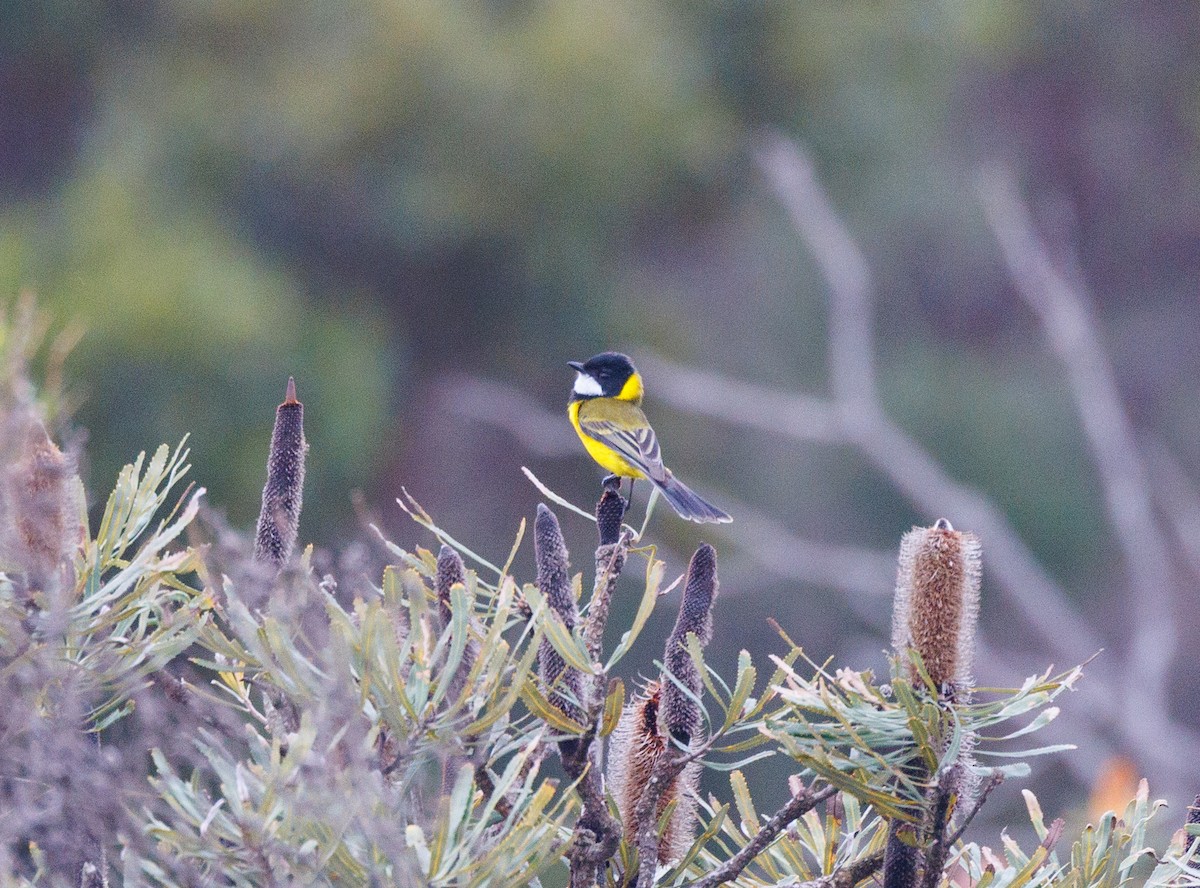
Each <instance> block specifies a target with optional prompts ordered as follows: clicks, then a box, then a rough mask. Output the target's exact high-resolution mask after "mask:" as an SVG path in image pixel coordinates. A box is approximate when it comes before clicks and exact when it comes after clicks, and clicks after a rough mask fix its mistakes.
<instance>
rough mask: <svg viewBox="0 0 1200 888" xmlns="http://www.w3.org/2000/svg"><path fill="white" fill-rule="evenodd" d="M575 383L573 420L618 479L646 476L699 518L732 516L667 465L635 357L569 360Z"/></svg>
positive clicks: (701, 520)
mask: <svg viewBox="0 0 1200 888" xmlns="http://www.w3.org/2000/svg"><path fill="white" fill-rule="evenodd" d="M567 366H568V367H570V368H571V369H572V370H574V371H575V373H576V376H575V386H574V388H572V389H571V400H570V402H569V403H568V404H567V415H568V416H569V417H570V418H571V425H573V426H574V427H575V431H576V432H577V433H578V435H579V439H580V440H581V441H583V446H584V447H586V448H587V452H588V453H589V454H591V457H592V459H594V460H595V461H596V462H598V463H600V465H601V466H603V467H604V468H606V469H608V470H609V471H610V472H612V473H613V475H615V476H616V477H617V479H618V483H619V479H621V478H629V479H630V481H629V492H630V494H631V495H632V493H633V482H634V481H635V480H636V479H638V478H648V479H649V480H650V482H651V483H652V484H653V485H654V486H655V487H657V488H658V489H659V491H660V492H661V493H662V495H663V497H664V498H665V499H666V501H667V502H669V503H670V504H671V506H672V507H673V508H674V509H675V511H676V512H678V513H679V514H680V516H681V517H683V518H686V519H688V520H689V521H696V522H699V523H702V524H703V523H724V522H726V521H732V520H733V519H732V518H730V517H729V515H727V514H726V513H725V512H722V511H721V510H720V509H718V508H717V507H716V506H714V505H712V504H711V503H708V502H705V501H704V500H703V499H701V498H700V496H699V495H697V494H696V493H695V492H694V491H692V490H691V488H689V487H688V486H687V485H686V484H684V483H683V482H682V481H680V480H679V479H678V478H676V477H675V476H674V475H673V474H671V470H670V469H668V468H667V467H666V466H664V465H663V461H662V453H661V452H660V451H659V448H658V438H657V437H656V436H655V434H654V429H652V428H650V423H649V421H648V420H647V419H646V414H645V413H643V412H642V408H641V406H639V405H640V404H641V403H642V394H643V392H644V391H645V389H644V386H643V384H642V375H641V374H640V373H638V372H637V370H636V369H635V368H634V366H633V362H632V361H630V360H629V358H628V357H626V356H625V355H622V354H619V353H617V352H604V353H603V354H599V355H596V356H595V357H594V358H591V359H590V360H588V361H586V362H584V363H580V362H579V361H568V362H567Z"/></svg>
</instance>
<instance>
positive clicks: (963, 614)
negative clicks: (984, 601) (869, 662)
mask: <svg viewBox="0 0 1200 888" xmlns="http://www.w3.org/2000/svg"><path fill="white" fill-rule="evenodd" d="M980 576H981V569H980V547H979V540H978V539H977V538H976V537H975V535H974V534H970V533H960V532H959V531H956V530H955V529H954V528H953V527H951V526H950V522H949V521H947V520H945V519H944V518H941V519H938V521H937V522H936V523H935V524H934V525H933V527H914V528H913V529H912V530H911V531H909V532H908V533H906V534H905V535H904V538H903V540H901V542H900V566H899V570H898V572H897V576H896V600H895V609H894V610H893V613H892V646H893V647H894V648H895V651H896V653H897V654H898V655H900V656H904V655H905V652H906V651H908V650H909V649H914V650H916V651H917V652H918V653H919V654H920V655H921V660H922V661H923V662H924V664H925V669H926V671H927V672H928V673H929V677H930V678H931V679H933V682H934V684H935V685H936V686H937V687H938V688H939V689H948V690H949V691H950V692H951V693H952V694H954V695H955V696H956V698H960V699H961V695H962V694H967V693H969V692H970V687H971V666H972V660H973V658H974V649H975V627H976V623H977V621H978V618H979V583H980ZM909 678H910V680H912V681H913V682H914V683H915V682H916V681H918V680H919V676H917V675H916V674H915V672H914V671H912V670H910V674H909Z"/></svg>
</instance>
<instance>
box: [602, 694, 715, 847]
mask: <svg viewBox="0 0 1200 888" xmlns="http://www.w3.org/2000/svg"><path fill="white" fill-rule="evenodd" d="M662 700H663V688H662V685H661V684H659V682H656V681H652V682H649V683H648V684H647V685H646V687H645V688H643V689H642V691H641V693H639V694H638V695H637V696H636V697H634V698H633V700H631V701H630V702H629V703H628V704H626V706H625V709H624V711H623V712H622V713H621V720H620V722H619V723H618V724H617V728H616V730H615V731H613V734H612V740H611V742H610V746H609V754H608V771H607V779H608V785H609V789H610V791H611V792H612V796H613V799H615V800H616V803H617V811H618V812H619V813H620V815H621V824H622V828H623V829H624V832H625V839H626V841H628V842H631V843H632V842H635V841H636V833H637V826H638V825H637V823H636V822H635V812H636V811H637V808H638V802H640V801H641V798H642V793H644V792H645V790H646V786H647V785H648V784H649V782H650V777H651V775H652V774H653V773H654V768H655V766H656V765H657V763H658V761H659V759H661V758H662V756H663V755H664V754H665V753H666V751H667V748H668V746H669V744H670V741H669V740H668V739H667V734H666V733H665V732H664V731H663V730H662V726H661V724H660V710H661V707H662ZM699 783H700V763H699V762H691V763H690V764H688V766H687V767H686V768H684V769H683V772H682V773H680V775H679V776H678V777H676V778H675V780H674V781H673V782H672V783H671V784H670V785H669V786H668V787H667V788H666V790H665V791H664V792H663V794H662V797H661V798H660V799H659V802H658V807H657V809H656V810H655V812H654V816H655V818H658V817H661V816H662V814H663V812H664V811H665V810H666V809H667V805H669V804H670V803H671V802H673V801H676V800H678V805H677V806H676V808H675V813H674V814H672V815H671V819H670V820H669V821H668V822H667V829H666V832H665V833H664V834H663V839H662V842H661V843H660V844H659V848H658V860H659V862H660V863H665V862H667V861H668V860H678V859H679V858H681V857H682V856H683V855H684V854H685V853H686V852H687V850H688V848H689V847H690V846H691V843H692V831H693V824H694V823H695V819H696V791H697V788H698V786H699Z"/></svg>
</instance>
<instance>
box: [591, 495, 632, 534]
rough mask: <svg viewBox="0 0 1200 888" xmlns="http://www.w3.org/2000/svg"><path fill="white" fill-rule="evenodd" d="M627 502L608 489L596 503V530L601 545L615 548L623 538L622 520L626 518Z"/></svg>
mask: <svg viewBox="0 0 1200 888" xmlns="http://www.w3.org/2000/svg"><path fill="white" fill-rule="evenodd" d="M625 505H626V504H625V500H624V498H623V497H622V496H621V494H619V493H618V492H617V491H615V490H613V489H612V488H609V487H606V488H605V489H604V493H603V494H601V496H600V501H599V502H598V503H596V528H597V529H598V530H599V531H600V545H601V546H613V545H616V543H617V540H619V539H620V538H621V520H622V519H623V518H624V517H625Z"/></svg>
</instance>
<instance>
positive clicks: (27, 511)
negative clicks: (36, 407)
mask: <svg viewBox="0 0 1200 888" xmlns="http://www.w3.org/2000/svg"><path fill="white" fill-rule="evenodd" d="M26 435H27V437H26V441H25V445H24V447H23V453H22V458H21V459H20V460H19V461H18V462H17V463H15V464H14V465H13V466H12V467H11V469H10V470H9V474H8V479H7V480H8V484H7V487H8V496H9V498H10V499H9V507H10V508H11V510H12V518H11V521H12V524H11V527H10V529H9V531H8V533H7V534H6V536H7V537H8V539H7V541H6V542H5V544H4V546H3V548H4V552H3V553H0V554H2V555H3V557H4V559H5V560H7V561H11V562H12V564H13V565H14V566H15V567H16V568H17V569H18V570H19V571H20V573H21V574H22V575H23V576H22V581H23V586H24V589H23V591H24V594H25V595H26V596H27V597H31V596H34V595H37V594H39V593H47V594H50V595H52V596H55V595H58V594H60V593H64V592H65V591H66V590H67V589H69V588H71V587H72V586H73V585H74V579H75V578H74V558H75V554H76V552H77V551H78V550H79V547H80V545H81V543H82V542H83V535H84V529H83V522H82V518H81V515H82V488H81V486H80V482H79V479H78V476H77V475H76V473H75V467H74V464H73V462H72V461H71V460H70V459H69V458H68V457H67V456H66V455H65V454H64V453H63V452H62V451H61V450H59V449H58V447H57V446H55V444H54V442H53V441H51V440H50V437H49V436H48V435H47V434H46V429H45V427H44V426H42V424H41V423H40V422H36V421H34V422H32V423H30V424H29V425H28V426H27V428H26ZM48 603H49V602H47V604H48Z"/></svg>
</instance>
